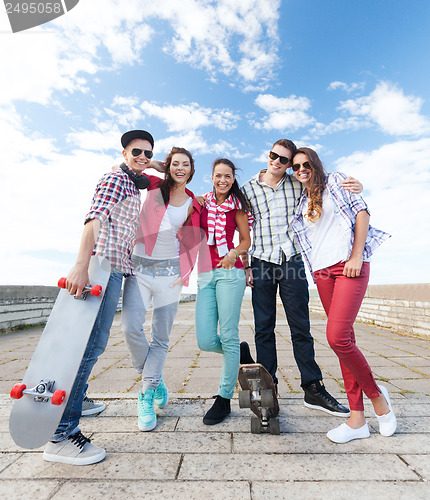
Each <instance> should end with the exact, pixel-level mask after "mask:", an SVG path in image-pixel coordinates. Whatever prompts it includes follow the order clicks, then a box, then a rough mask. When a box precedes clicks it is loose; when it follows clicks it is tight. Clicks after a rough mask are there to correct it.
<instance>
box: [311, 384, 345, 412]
mask: <svg viewBox="0 0 430 500" xmlns="http://www.w3.org/2000/svg"><path fill="white" fill-rule="evenodd" d="M305 406H306V407H307V408H312V409H313V410H321V411H325V412H326V413H330V415H335V416H337V417H349V415H350V412H349V409H348V408H347V407H346V406H343V405H341V404H340V403H339V402H338V401H336V399H335V398H334V397H333V396H332V395H331V394H329V393H328V392H327V391H326V388H325V387H324V384H323V383H321V381H319V380H318V381H316V382H313V383H312V384H309V385H308V386H306V387H305Z"/></svg>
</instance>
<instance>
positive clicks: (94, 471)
mask: <svg viewBox="0 0 430 500" xmlns="http://www.w3.org/2000/svg"><path fill="white" fill-rule="evenodd" d="M180 458H181V456H180V455H179V454H173V453H160V454H156V453H154V454H150V455H148V454H145V453H109V454H108V455H107V456H106V458H105V460H103V461H102V462H100V463H98V464H95V465H87V466H85V467H76V466H73V465H65V464H59V463H51V462H45V461H44V460H43V458H42V454H41V453H26V454H23V455H21V456H20V457H19V458H18V460H16V461H15V462H14V463H13V464H12V465H10V466H9V467H8V468H7V469H6V470H4V471H3V472H2V473H1V474H0V479H4V478H8V479H13V478H16V477H20V478H21V479H31V478H34V477H37V478H38V479H39V480H40V479H61V478H70V479H86V480H87V479H94V477H96V478H97V479H99V480H112V479H115V480H117V479H136V478H138V477H148V476H149V477H151V478H153V479H159V480H162V479H174V478H175V476H176V473H177V470H178V467H179V464H180ZM87 495H88V492H87Z"/></svg>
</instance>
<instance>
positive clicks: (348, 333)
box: [43, 130, 396, 465]
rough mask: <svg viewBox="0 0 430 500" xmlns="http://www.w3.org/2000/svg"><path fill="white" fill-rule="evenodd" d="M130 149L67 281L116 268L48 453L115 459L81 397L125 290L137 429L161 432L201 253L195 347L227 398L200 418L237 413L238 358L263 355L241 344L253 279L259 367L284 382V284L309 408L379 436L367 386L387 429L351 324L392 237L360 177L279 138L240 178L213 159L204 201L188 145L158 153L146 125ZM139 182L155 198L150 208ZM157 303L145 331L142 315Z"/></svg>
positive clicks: (383, 429)
mask: <svg viewBox="0 0 430 500" xmlns="http://www.w3.org/2000/svg"><path fill="white" fill-rule="evenodd" d="M121 144H122V148H123V151H122V154H123V157H124V162H123V163H122V164H121V165H120V166H119V167H117V168H114V169H112V171H110V172H109V173H107V174H105V175H104V176H103V177H102V179H101V180H100V181H99V183H98V185H97V187H96V190H95V194H94V197H93V200H92V204H91V208H90V211H89V213H88V214H87V216H86V218H85V225H84V231H83V235H82V239H81V244H80V248H79V252H78V257H77V260H76V263H75V266H74V268H73V269H72V271H71V272H70V273H69V275H68V278H67V281H66V288H67V289H68V291H69V293H70V294H72V295H77V296H79V295H80V294H81V293H82V290H83V288H84V287H85V286H86V285H88V284H89V277H88V266H89V263H90V258H91V256H92V255H97V256H101V257H105V258H106V259H108V260H109V261H110V264H111V267H112V271H111V275H110V278H109V282H108V285H107V287H106V291H105V294H104V297H103V300H102V304H101V307H100V310H99V313H98V316H97V319H96V322H95V324H94V327H93V330H92V333H91V336H90V339H89V342H88V345H87V348H86V351H85V354H84V357H83V359H82V363H81V366H80V368H79V371H78V374H77V376H76V380H75V383H74V386H73V388H72V391H71V393H70V395H69V398H68V401H67V405H66V408H65V411H64V413H63V417H62V419H61V421H60V424H59V426H58V428H57V430H56V432H55V434H54V435H53V437H52V438H51V441H50V442H48V443H47V445H46V447H45V450H44V453H43V457H44V459H45V460H47V461H51V462H61V463H68V464H73V465H88V464H93V463H96V462H99V461H101V460H103V459H104V457H105V450H104V449H103V448H101V447H99V446H96V445H95V444H93V443H91V442H90V440H89V439H88V438H86V437H85V436H84V435H83V434H82V432H81V431H80V429H79V427H78V425H79V420H80V417H81V415H82V413H83V401H84V400H85V401H86V402H88V401H89V402H90V404H91V403H92V402H91V400H89V399H88V398H87V397H86V391H87V388H88V385H87V380H88V377H89V375H90V372H91V370H92V368H93V366H94V364H95V363H96V361H97V359H98V357H99V356H100V354H102V353H103V351H104V350H105V348H106V345H107V342H108V338H109V332H110V328H111V325H112V322H113V319H114V315H115V312H116V309H117V305H118V301H119V298H120V293H121V289H122V286H123V298H122V315H121V326H122V331H123V333H124V336H125V340H126V343H127V346H128V348H129V350H130V355H131V360H132V363H133V366H134V367H135V368H136V370H137V371H138V372H139V373H140V374H141V376H142V389H141V391H139V392H138V401H137V406H138V427H139V429H140V430H141V431H150V430H152V429H154V428H155V426H156V423H157V414H156V411H155V406H158V407H159V408H163V407H164V406H165V405H166V404H167V403H168V400H169V391H168V388H167V386H166V384H165V383H164V381H163V367H164V364H165V360H166V356H167V351H168V347H169V337H170V332H171V330H172V327H173V322H174V318H175V315H176V313H177V309H178V303H179V299H180V295H181V291H182V286H187V285H188V282H189V277H190V274H191V272H192V270H193V268H194V266H195V264H196V262H197V289H198V290H197V299H196V307H195V326H196V337H197V343H198V346H199V348H200V349H201V350H204V351H210V352H215V353H219V354H221V355H222V359H223V363H222V371H221V376H220V382H219V388H218V394H217V396H216V397H215V401H214V403H213V405H212V406H211V408H210V409H209V410H208V411H207V413H206V414H205V416H204V417H203V423H204V424H207V425H214V424H217V423H219V422H222V421H223V420H224V419H225V418H227V417H228V415H229V414H230V412H231V408H230V401H231V398H232V397H233V394H234V390H235V387H236V382H237V376H238V371H239V366H240V364H241V363H253V362H254V359H253V357H252V355H251V351H250V348H249V345H248V344H247V343H246V342H240V340H239V318H240V310H241V304H242V299H243V295H244V291H245V288H246V286H249V287H251V288H252V306H253V312H254V322H255V349H256V362H258V363H261V364H262V365H263V366H264V367H265V368H266V369H267V370H268V372H269V373H270V375H271V376H272V377H273V380H274V383H275V386H276V387H277V383H278V380H277V377H276V371H277V366H278V361H277V352H276V336H275V324H276V307H277V294H278V293H279V295H280V298H281V301H282V304H283V307H284V310H285V313H286V318H287V322H288V325H289V328H290V332H291V339H292V346H293V354H294V358H295V361H296V363H297V366H298V369H299V372H300V378H301V387H302V388H303V390H304V405H305V406H306V407H308V408H313V409H318V410H322V411H325V412H327V413H329V414H331V415H335V416H343V417H347V418H348V420H347V421H346V422H345V423H342V424H341V425H340V426H338V427H336V428H334V429H332V430H330V431H329V432H328V433H327V437H328V438H329V439H330V440H331V441H333V442H335V443H346V442H348V441H351V440H353V439H363V438H367V437H369V436H370V433H369V428H368V424H367V422H366V419H365V415H364V406H363V392H364V394H365V395H366V396H367V397H368V398H369V399H370V401H371V403H372V405H373V408H374V411H375V415H376V417H377V420H378V423H379V431H380V433H381V434H382V435H384V436H391V435H392V434H393V433H394V432H395V429H396V417H395V415H394V412H393V409H392V407H391V403H390V398H389V395H388V392H387V390H386V388H385V387H383V386H380V385H378V384H377V383H376V381H375V379H374V377H373V374H372V371H371V369H370V366H369V364H368V363H367V361H366V359H365V357H364V355H363V354H362V352H361V351H360V350H359V349H358V347H357V346H356V342H355V336H354V329H353V323H354V321H355V318H356V315H357V313H358V311H359V308H360V305H361V302H362V299H363V297H364V294H365V291H366V287H367V283H368V280H369V266H370V264H369V261H370V257H371V255H372V253H373V252H374V250H375V249H376V248H377V247H378V246H379V245H380V244H381V243H382V242H383V241H384V240H385V239H387V238H388V237H389V235H388V234H387V233H384V232H383V231H380V230H378V229H376V228H373V227H372V226H370V225H369V210H368V207H367V205H366V203H365V202H364V200H363V199H362V197H361V196H360V194H359V193H361V191H362V189H363V186H362V185H361V184H360V183H359V182H358V181H357V180H356V179H353V178H351V177H346V175H344V174H342V173H340V172H335V173H329V174H327V172H326V171H325V170H324V168H323V165H322V163H321V161H320V159H319V157H318V155H317V153H316V152H315V151H313V150H312V149H310V148H307V147H303V148H299V149H298V148H297V147H296V146H295V144H294V143H293V142H292V141H290V140H287V139H281V140H278V141H277V142H275V143H274V144H273V146H272V148H271V150H270V151H269V152H268V160H267V167H266V168H265V169H264V170H262V171H260V172H259V173H257V174H256V175H255V176H254V177H252V178H251V179H250V180H248V181H247V182H245V183H244V184H243V185H242V186H241V187H239V184H238V181H237V179H236V166H235V165H234V163H233V162H232V161H231V160H229V159H227V158H218V159H216V160H215V162H214V163H213V166H212V182H213V188H212V190H211V191H209V192H208V193H206V194H204V195H203V196H197V197H196V196H194V194H193V193H192V192H191V191H190V190H189V189H187V184H188V183H189V182H190V181H191V179H192V178H193V175H194V172H195V167H194V159H193V157H192V155H191V153H190V152H189V151H187V150H186V149H184V148H179V147H174V148H172V150H171V151H170V152H169V154H168V155H167V157H166V159H165V161H155V160H154V158H153V148H154V139H153V137H152V135H151V134H150V133H149V132H147V131H145V130H131V131H128V132H126V133H125V134H124V135H123V136H122V137H121ZM148 168H154V169H156V170H158V171H159V172H161V173H162V174H163V175H162V176H161V177H160V176H158V175H149V174H147V173H145V170H146V169H148ZM288 169H290V172H292V173H288V172H287V170H288ZM143 189H146V190H147V193H146V198H145V200H144V202H143V203H141V190H143ZM236 231H237V232H238V237H236V238H235V234H236ZM251 231H252V236H253V238H252V247H251ZM304 262H306V264H307V266H308V268H309V271H310V273H311V275H312V277H313V279H314V281H315V283H316V286H317V289H318V292H319V295H320V298H321V301H322V304H323V306H324V309H325V312H326V314H327V317H328V320H327V340H328V343H329V345H330V347H331V348H332V349H333V351H334V352H335V353H336V355H337V356H338V358H339V362H340V367H341V371H342V376H343V381H344V387H345V391H346V394H347V398H348V403H349V409H348V408H347V407H345V406H343V405H341V404H340V403H339V402H338V401H337V400H336V399H335V398H334V397H333V396H332V395H331V394H329V393H328V391H327V390H326V389H325V387H324V384H323V382H322V378H323V377H322V374H321V370H320V368H319V366H318V364H317V363H316V361H315V352H314V341H313V338H312V336H311V333H310V322H309V310H308V301H309V293H308V284H307V278H306V273H305V267H304ZM123 282H124V284H123ZM151 305H152V307H153V311H152V324H151V332H150V339H149V340H148V339H147V336H146V333H145V331H144V328H143V324H144V322H145V317H146V313H147V311H148V309H149V307H150V306H151ZM96 411H97V410H96ZM84 413H85V412H84Z"/></svg>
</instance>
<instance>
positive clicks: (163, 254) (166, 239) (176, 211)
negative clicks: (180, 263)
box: [133, 198, 193, 260]
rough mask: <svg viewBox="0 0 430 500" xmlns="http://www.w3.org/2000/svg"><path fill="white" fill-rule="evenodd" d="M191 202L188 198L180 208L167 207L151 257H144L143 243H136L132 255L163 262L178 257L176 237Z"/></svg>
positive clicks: (185, 218)
mask: <svg viewBox="0 0 430 500" xmlns="http://www.w3.org/2000/svg"><path fill="white" fill-rule="evenodd" d="M192 201H193V200H192V198H188V200H187V201H186V202H185V203H184V204H183V205H181V206H180V207H174V206H172V205H167V208H166V211H165V212H164V216H163V219H162V221H161V224H160V228H159V230H158V235H157V241H156V242H155V245H154V249H153V251H152V255H146V252H145V243H143V242H138V243H136V246H135V247H134V252H133V253H135V254H136V255H138V256H139V257H144V258H145V259H156V260H165V259H175V258H177V257H178V256H179V241H178V238H177V237H176V235H177V234H178V231H179V230H180V229H181V227H182V226H183V225H184V222H185V221H186V220H187V214H188V207H189V206H190V205H191V203H192Z"/></svg>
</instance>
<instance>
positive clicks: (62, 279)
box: [58, 278, 67, 288]
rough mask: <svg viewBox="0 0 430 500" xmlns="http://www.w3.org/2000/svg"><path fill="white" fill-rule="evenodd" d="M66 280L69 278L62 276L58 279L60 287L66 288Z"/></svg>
mask: <svg viewBox="0 0 430 500" xmlns="http://www.w3.org/2000/svg"><path fill="white" fill-rule="evenodd" d="M66 280H67V278H60V279H59V280H58V287H59V288H66Z"/></svg>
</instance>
